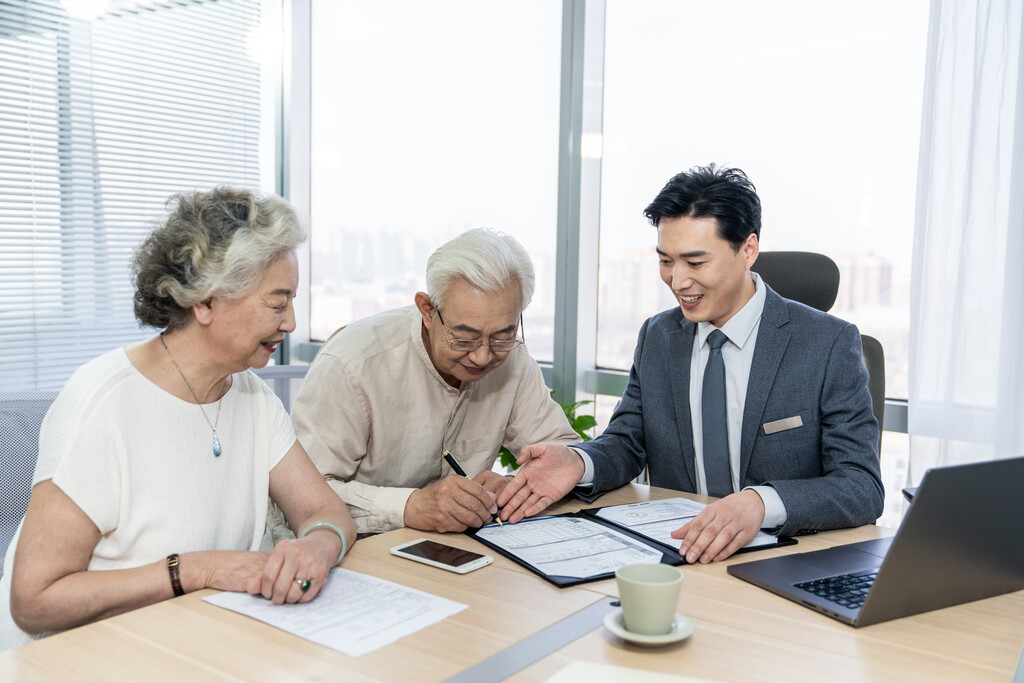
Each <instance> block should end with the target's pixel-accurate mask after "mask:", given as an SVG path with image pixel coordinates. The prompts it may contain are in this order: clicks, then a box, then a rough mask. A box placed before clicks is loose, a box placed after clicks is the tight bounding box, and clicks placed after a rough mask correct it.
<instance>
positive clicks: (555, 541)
mask: <svg viewBox="0 0 1024 683" xmlns="http://www.w3.org/2000/svg"><path fill="white" fill-rule="evenodd" d="M476 536H477V538H482V539H484V540H486V541H488V542H489V543H493V544H494V545H495V546H497V547H499V548H501V549H503V550H505V551H506V552H508V553H509V554H511V555H515V556H516V557H519V558H520V559H522V560H523V561H525V562H528V563H529V564H531V565H533V566H534V567H536V568H537V569H538V570H540V571H542V572H544V573H545V574H547V575H548V576H571V577H574V578H581V579H582V578H587V577H589V576H598V575H600V574H605V573H608V572H614V571H615V570H616V569H618V568H619V567H621V566H622V565H624V564H634V563H650V564H655V563H657V562H661V557H662V554H661V553H660V552H658V551H657V550H655V549H653V548H651V547H649V546H646V545H644V544H643V543H640V542H638V541H635V540H633V539H631V538H629V537H628V536H626V535H625V534H621V533H619V532H617V531H615V530H614V529H609V528H608V527H606V526H602V525H601V524H598V523H596V522H592V521H590V520H588V519H582V518H579V517H538V518H536V519H524V520H523V521H521V522H519V523H518V524H505V525H504V526H499V525H491V526H485V527H483V528H482V529H480V530H479V531H477V532H476Z"/></svg>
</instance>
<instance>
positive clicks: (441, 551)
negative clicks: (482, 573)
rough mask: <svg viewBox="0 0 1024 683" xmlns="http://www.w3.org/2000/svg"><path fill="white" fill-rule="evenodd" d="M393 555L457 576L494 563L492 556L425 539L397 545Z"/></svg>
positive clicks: (392, 552)
mask: <svg viewBox="0 0 1024 683" xmlns="http://www.w3.org/2000/svg"><path fill="white" fill-rule="evenodd" d="M391 554H392V555H398V556H399V557H404V558H406V559H407V560H415V561H416V562H422V563H423V564H429V565H430V566H431V567H439V568H441V569H447V570H448V571H450V572H455V573H456V574H466V573H468V572H471V571H473V570H474V569H480V567H486V566H487V565H489V564H490V563H491V562H494V558H493V557H491V556H490V555H481V554H480V553H474V552H472V551H470V550H463V549H462V548H455V547H453V546H450V545H445V544H443V543H438V542H437V541H430V540H427V539H425V538H418V539H416V540H415V541H409V542H408V543H403V544H401V545H396V546H395V547H394V548H392V549H391Z"/></svg>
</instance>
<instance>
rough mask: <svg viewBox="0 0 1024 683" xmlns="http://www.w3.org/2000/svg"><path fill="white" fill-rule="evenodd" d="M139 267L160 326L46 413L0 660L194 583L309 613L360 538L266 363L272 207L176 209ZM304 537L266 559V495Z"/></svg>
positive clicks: (274, 331) (190, 203)
mask: <svg viewBox="0 0 1024 683" xmlns="http://www.w3.org/2000/svg"><path fill="white" fill-rule="evenodd" d="M170 208H171V210H170V212H169V215H168V217H167V219H166V221H165V222H163V224H162V225H160V226H159V227H157V228H156V230H154V232H153V233H152V234H151V235H150V236H149V237H148V238H147V239H146V240H145V242H144V243H143V244H142V246H141V248H140V249H139V251H138V252H137V254H136V256H135V262H134V272H135V281H136V292H135V315H136V317H137V318H138V319H139V321H140V322H142V323H143V324H145V325H149V326H153V327H155V328H158V329H161V330H163V332H161V333H160V334H159V335H157V336H156V337H153V338H152V339H149V340H148V341H145V342H141V343H138V344H135V345H132V346H128V347H124V348H119V349H115V350H113V351H110V352H108V353H106V354H105V355H103V356H100V357H99V358H97V359H95V360H93V361H91V362H89V363H87V364H85V365H84V366H82V367H81V368H79V370H78V371H77V372H75V374H74V375H73V376H72V377H71V379H70V380H68V383H67V385H66V386H65V387H64V389H63V390H62V391H61V393H60V395H59V396H58V397H57V400H56V401H55V402H54V404H53V407H52V408H51V410H50V412H49V413H48V415H47V416H46V420H45V421H44V423H43V428H42V430H41V434H40V438H39V461H38V463H37V465H36V471H35V477H34V481H33V484H34V486H33V490H32V499H31V502H30V504H29V506H28V512H27V513H26V515H25V519H24V521H23V522H22V526H21V528H20V530H19V533H18V536H16V537H15V539H14V540H13V541H12V542H11V546H10V547H11V550H10V551H9V552H8V557H7V563H6V566H7V567H8V571H7V573H6V574H5V575H4V577H3V579H2V582H0V649H3V648H8V647H13V646H15V645H19V644H22V643H26V642H29V641H30V640H31V639H33V638H36V637H40V636H41V635H45V634H46V633H47V632H52V631H58V630H63V629H68V628H71V627H74V626H78V625H80V624H86V623H89V622H92V621H96V620H98V619H103V618H104V617H108V616H111V615H114V614H119V613H121V612H126V611H128V610H132V609H135V608H137V607H142V606H144V605H150V604H152V603H155V602H159V601H161V600H166V599H167V598H171V597H173V596H176V595H183V594H185V593H187V592H189V591H195V590H199V589H201V588H217V589H221V590H229V591H247V592H249V593H252V594H261V595H263V596H264V597H265V598H267V599H270V600H273V601H274V602H275V603H277V604H280V603H285V602H289V603H294V602H306V601H309V600H311V599H313V597H314V596H316V594H317V592H318V591H319V590H320V589H321V588H322V587H323V586H324V584H325V582H326V581H327V577H328V572H329V571H330V569H331V568H332V567H333V566H335V565H336V564H338V563H339V562H340V561H341V558H342V556H343V555H344V554H345V550H346V548H347V547H349V546H350V545H351V544H352V543H353V542H354V541H355V527H354V525H353V523H352V519H351V517H350V516H349V513H348V510H347V508H346V506H345V504H344V503H343V502H342V500H341V499H340V498H338V496H337V494H335V493H334V492H333V491H332V490H331V489H330V488H329V487H328V486H327V484H326V483H324V481H323V479H322V478H321V476H320V474H319V472H317V470H316V468H315V467H314V466H313V465H312V463H311V462H310V461H309V459H308V458H307V456H306V453H305V451H303V449H302V446H301V445H299V442H298V441H297V440H296V438H295V433H294V431H293V430H292V427H291V421H290V420H289V417H288V415H287V413H286V412H285V410H284V407H283V406H282V405H281V402H280V401H279V400H278V399H277V397H276V396H274V394H273V393H272V392H271V391H270V390H269V388H268V387H267V386H266V385H265V384H264V383H263V382H262V381H261V380H260V379H259V378H258V377H256V376H255V375H254V374H252V373H250V372H247V370H248V368H252V367H256V368H259V367H263V366H265V365H266V364H267V362H268V361H269V360H270V356H271V354H273V353H274V351H275V349H276V348H277V346H278V344H280V343H282V342H283V341H284V336H285V333H286V332H290V331H291V330H293V329H294V328H295V316H294V312H293V310H292V298H293V297H294V296H295V290H296V287H297V286H298V266H297V261H296V257H295V254H294V252H293V249H294V248H295V247H296V245H298V244H299V243H300V242H301V241H302V240H303V239H304V238H305V235H304V234H303V231H302V228H301V227H300V225H299V222H298V220H297V218H296V216H295V213H294V212H293V210H292V209H291V207H290V206H289V205H288V204H287V203H286V202H285V201H284V200H282V199H280V198H278V197H274V196H267V197H259V196H254V195H253V194H252V193H250V192H247V191H242V190H235V189H228V188H218V189H216V190H213V191H209V192H195V193H191V194H182V195H179V196H177V197H174V198H173V199H172V200H171V202H170ZM268 493H269V495H270V497H271V499H273V500H274V501H275V502H276V503H277V504H278V506H279V507H280V508H281V510H282V511H283V512H284V514H285V518H286V519H287V521H288V522H289V525H290V526H291V527H292V528H293V529H294V530H295V532H296V535H297V537H298V538H297V539H296V540H289V541H283V542H281V543H279V544H278V545H277V546H276V547H275V548H274V551H273V552H272V553H270V554H269V555H268V554H267V553H263V552H259V551H258V549H259V548H260V543H261V540H262V537H263V533H264V527H265V524H266V509H267V495H268Z"/></svg>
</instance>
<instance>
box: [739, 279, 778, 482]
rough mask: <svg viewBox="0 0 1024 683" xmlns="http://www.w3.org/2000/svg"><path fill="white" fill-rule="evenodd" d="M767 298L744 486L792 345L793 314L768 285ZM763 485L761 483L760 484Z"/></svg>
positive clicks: (753, 378) (750, 401) (754, 367)
mask: <svg viewBox="0 0 1024 683" xmlns="http://www.w3.org/2000/svg"><path fill="white" fill-rule="evenodd" d="M765 289H766V297H765V301H764V311H763V312H762V313H761V324H760V326H759V327H758V331H757V342H756V345H755V346H754V358H753V361H752V362H751V365H750V378H749V379H748V380H747V397H746V400H745V402H744V407H743V435H742V437H741V439H740V483H741V485H743V484H745V482H746V476H747V466H748V465H749V464H750V456H751V454H752V453H753V450H754V440H755V439H756V438H757V436H758V433H757V430H758V429H760V428H761V420H762V418H763V416H764V410H765V405H766V404H767V403H768V394H769V393H770V392H771V388H772V384H773V383H774V382H775V377H776V375H777V374H778V372H779V366H780V365H781V364H782V357H783V356H784V355H785V353H786V347H787V346H788V345H789V339H790V334H789V332H787V331H785V325H786V323H788V322H789V311H788V310H787V309H786V302H785V300H784V299H783V298H782V297H780V296H779V295H778V294H776V293H775V292H774V291H772V289H771V287H768V285H765ZM756 483H761V482H756Z"/></svg>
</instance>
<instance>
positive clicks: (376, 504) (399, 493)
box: [371, 486, 416, 533]
mask: <svg viewBox="0 0 1024 683" xmlns="http://www.w3.org/2000/svg"><path fill="white" fill-rule="evenodd" d="M415 490H416V489H406V488H397V487H391V486H382V487H381V488H380V489H379V490H378V492H377V495H376V496H374V498H373V510H372V511H371V516H372V517H376V518H377V519H378V520H380V521H379V523H378V524H379V526H378V528H376V529H373V532H374V533H376V532H380V531H390V530H391V529H401V528H402V527H404V526H405V505H406V503H408V502H409V496H411V495H412V492H413V491H415Z"/></svg>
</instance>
